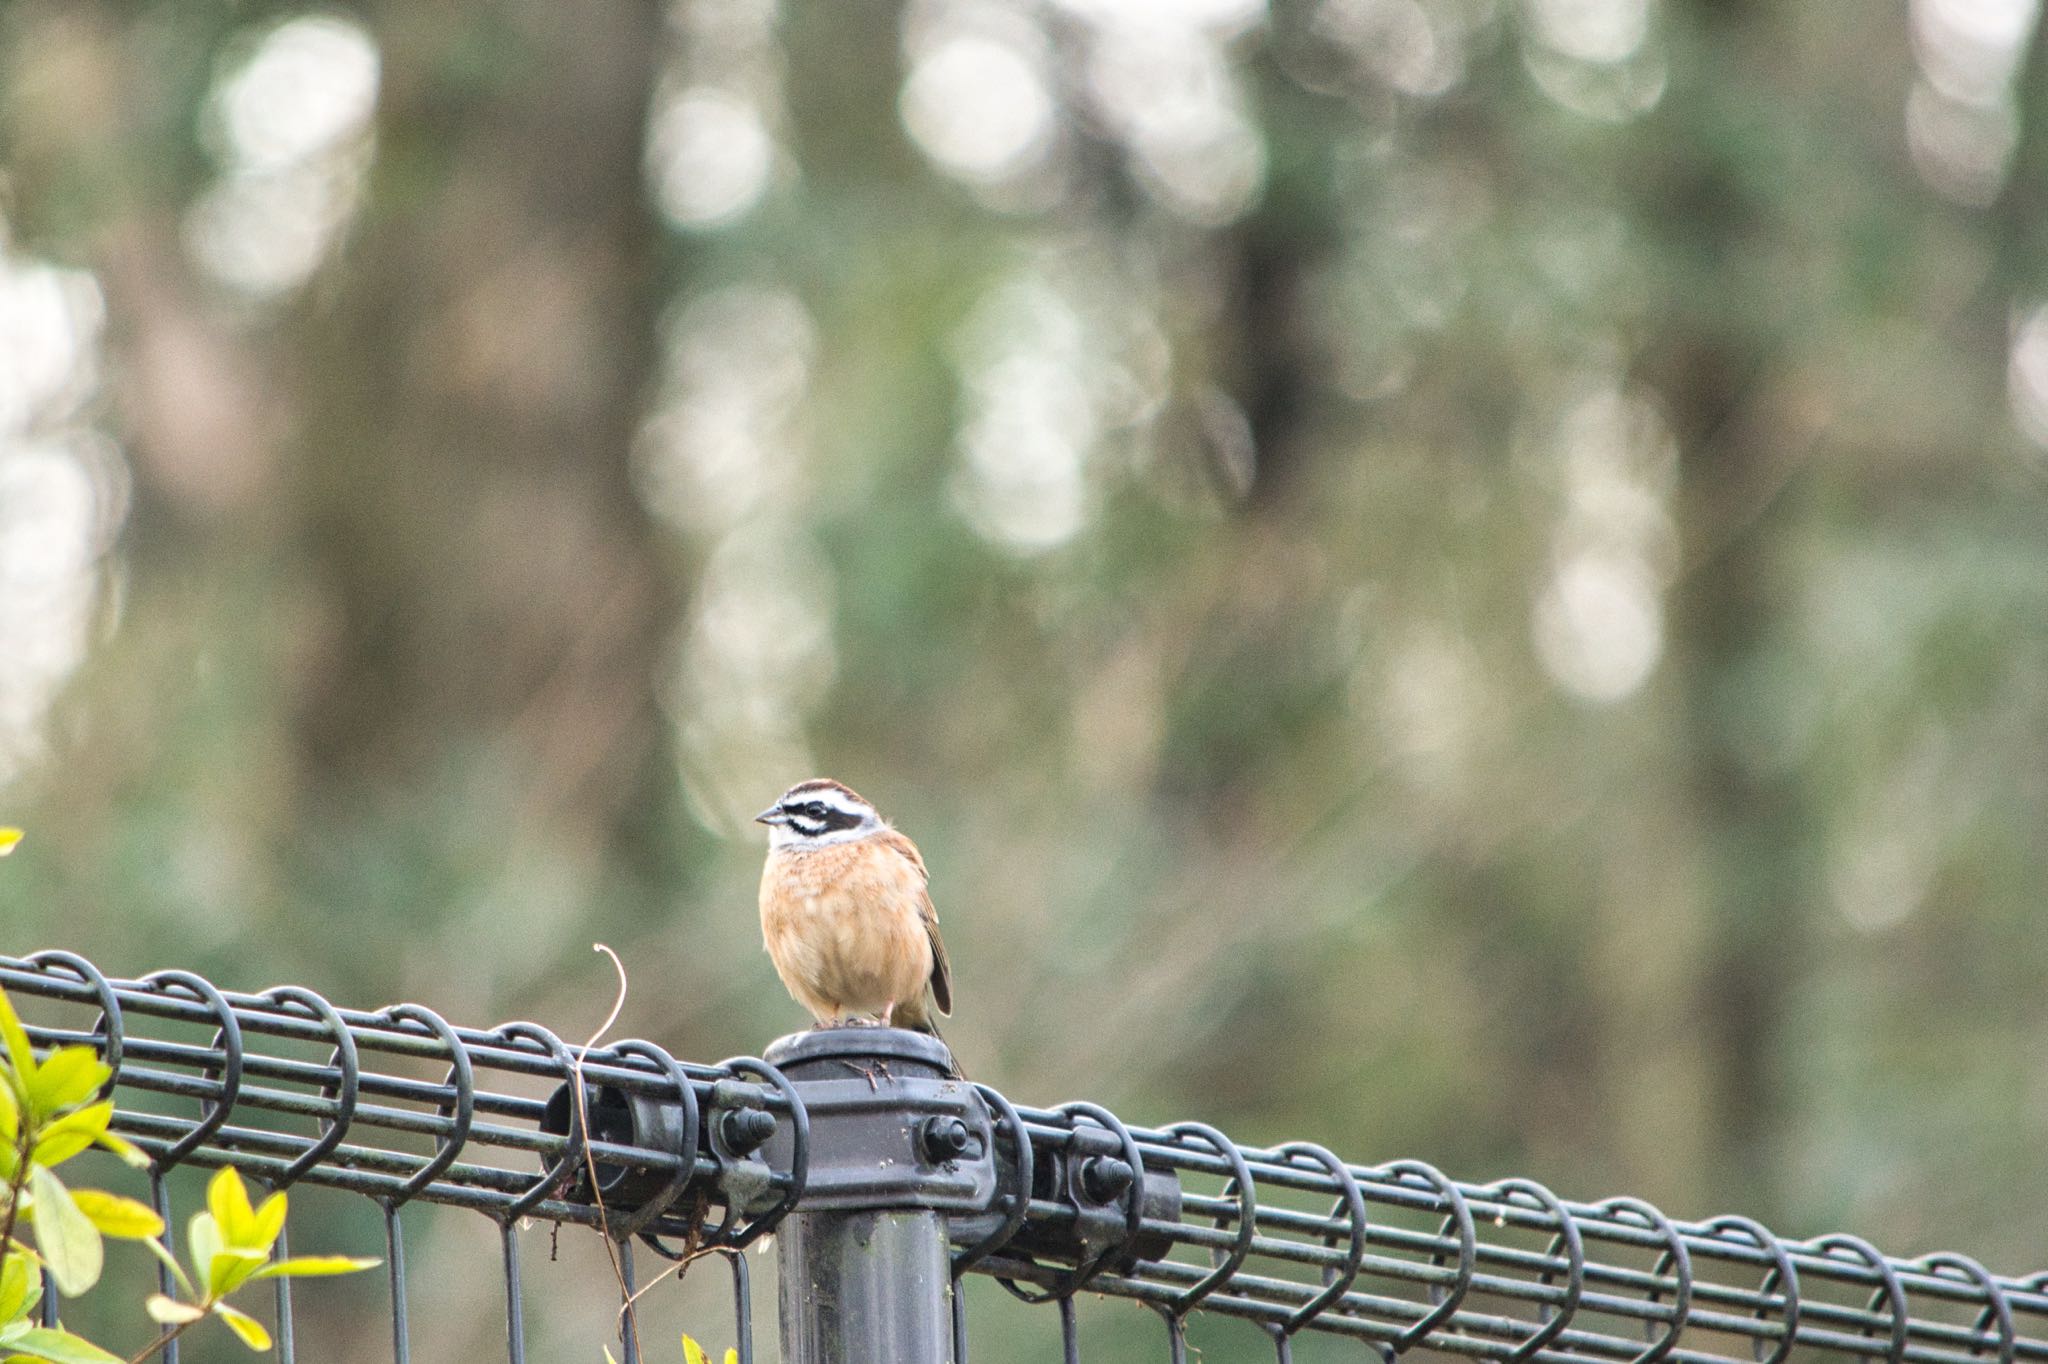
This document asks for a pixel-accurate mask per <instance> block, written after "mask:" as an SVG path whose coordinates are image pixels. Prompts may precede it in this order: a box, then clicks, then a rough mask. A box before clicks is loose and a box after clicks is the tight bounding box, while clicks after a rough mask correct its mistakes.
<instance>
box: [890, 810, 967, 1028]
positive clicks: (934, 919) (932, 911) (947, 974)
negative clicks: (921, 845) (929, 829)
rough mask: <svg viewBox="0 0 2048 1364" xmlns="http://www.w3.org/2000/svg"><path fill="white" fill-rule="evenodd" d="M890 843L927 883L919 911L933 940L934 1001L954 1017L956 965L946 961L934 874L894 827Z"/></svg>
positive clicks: (919, 903)
mask: <svg viewBox="0 0 2048 1364" xmlns="http://www.w3.org/2000/svg"><path fill="white" fill-rule="evenodd" d="M888 838H889V846H890V847H892V848H894V849H895V850H896V851H897V852H898V853H901V854H902V855H903V858H904V860H905V861H907V862H909V863H910V865H911V866H913V867H915V868H917V879H918V880H919V881H920V882H922V883H923V886H922V887H921V888H920V891H919V894H918V897H917V900H918V906H917V907H918V912H919V913H920V914H922V915H923V916H924V931H925V933H926V934H927V935H928V936H929V937H930V938H931V940H932V979H931V986H932V1002H933V1003H935V1004H937V1005H938V1006H939V1012H940V1013H942V1014H946V1015H948V1016H950V1015H951V1014H952V1012H953V967H952V964H951V963H950V962H948V961H947V960H946V944H945V943H944V941H942V940H941V939H940V937H939V911H938V909H937V908H936V907H935V906H934V905H933V904H932V895H931V890H930V889H929V887H930V885H931V879H932V874H931V872H930V871H928V870H926V868H925V865H924V854H923V853H921V852H919V851H918V850H917V844H915V843H912V842H911V841H910V840H909V839H907V838H905V837H904V836H903V835H902V834H900V833H898V832H896V831H895V830H894V829H891V830H889V835H888Z"/></svg>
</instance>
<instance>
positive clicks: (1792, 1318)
mask: <svg viewBox="0 0 2048 1364" xmlns="http://www.w3.org/2000/svg"><path fill="white" fill-rule="evenodd" d="M1706 1229H1707V1230H1708V1231H1710V1232H1712V1233H1713V1234H1714V1235H1715V1236H1717V1237H1723V1238H1725V1237H1727V1236H1728V1235H1729V1234H1730V1233H1731V1232H1734V1233H1740V1234H1741V1235H1742V1236H1745V1237H1747V1238H1748V1239H1749V1241H1750V1242H1751V1243H1752V1244H1754V1245H1755V1246H1756V1248H1757V1249H1759V1250H1761V1251H1763V1252H1764V1253H1765V1254H1767V1255H1769V1256H1770V1257H1771V1272H1770V1273H1768V1274H1766V1275H1764V1281H1763V1283H1762V1284H1761V1285H1760V1286H1759V1287H1758V1288H1757V1298H1758V1303H1757V1309H1756V1312H1755V1314H1754V1315H1755V1316H1756V1319H1757V1320H1758V1321H1762V1320H1763V1319H1764V1313H1765V1312H1766V1311H1768V1310H1769V1308H1770V1297H1771V1290H1772V1289H1773V1288H1776V1289H1778V1290H1779V1291H1780V1293H1782V1294H1783V1296H1784V1298H1785V1324H1784V1335H1783V1336H1782V1337H1780V1338H1779V1340H1778V1347H1777V1348H1776V1349H1775V1350H1772V1351H1771V1352H1770V1354H1768V1355H1766V1354H1765V1353H1764V1343H1763V1341H1762V1339H1761V1338H1759V1339H1756V1340H1752V1341H1751V1342H1750V1345H1749V1348H1750V1354H1751V1356H1752V1357H1753V1358H1754V1359H1755V1360H1756V1364H1785V1356H1787V1355H1789V1354H1791V1353H1792V1346H1793V1344H1794V1342H1796V1341H1797V1340H1798V1338H1799V1269H1798V1267H1797V1266H1796V1265H1794V1264H1793V1263H1792V1256H1791V1253H1790V1252H1789V1251H1787V1250H1786V1249H1785V1243H1784V1242H1783V1241H1781V1240H1779V1239H1778V1238H1777V1237H1776V1236H1775V1235H1773V1234H1772V1233H1771V1231H1770V1230H1769V1229H1768V1228H1767V1227H1765V1226H1764V1225H1763V1224H1762V1223H1760V1222H1753V1221H1751V1220H1750V1219H1749V1218H1747V1217H1738V1216H1735V1215H1734V1214H1732V1213H1731V1214H1729V1215H1727V1216H1725V1217H1716V1218H1715V1219H1714V1220H1713V1221H1711V1222H1708V1223H1706Z"/></svg>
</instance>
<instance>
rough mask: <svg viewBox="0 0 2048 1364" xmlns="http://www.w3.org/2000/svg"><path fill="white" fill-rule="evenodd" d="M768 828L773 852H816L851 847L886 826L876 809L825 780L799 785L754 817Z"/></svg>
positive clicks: (854, 794)
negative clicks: (829, 847) (825, 847)
mask: <svg viewBox="0 0 2048 1364" xmlns="http://www.w3.org/2000/svg"><path fill="white" fill-rule="evenodd" d="M754 822H755V823H757V824H766V825H767V826H768V846H769V847H770V848H815V847H820V846H823V845H824V844H827V843H851V842H852V841H853V840H855V839H857V838H866V837H867V836H868V835H869V834H871V833H874V832H875V831H876V830H878V829H881V828H883V827H885V826H884V824H883V821H882V817H881V815H879V814H877V813H876V811H875V807H874V806H872V805H870V804H868V803H867V802H866V801H865V800H862V799H861V798H860V796H859V795H857V794H856V793H855V792H854V791H853V790H852V789H850V788H848V787H845V786H842V785H840V784H839V783H838V782H836V781H832V780H831V779H829V778H826V777H814V778H812V779H811V780H810V781H800V782H798V783H797V784H796V785H795V786H792V787H790V788H789V789H788V790H787V791H784V792H783V793H782V795H781V796H780V797H779V798H778V799H777V800H776V802H775V803H774V804H773V805H771V806H769V807H768V808H767V809H765V810H763V811H762V812H761V813H760V814H758V815H755V816H754Z"/></svg>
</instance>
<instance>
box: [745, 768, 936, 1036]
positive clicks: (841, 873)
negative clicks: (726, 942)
mask: <svg viewBox="0 0 2048 1364" xmlns="http://www.w3.org/2000/svg"><path fill="white" fill-rule="evenodd" d="M755 818H756V819H758V820H759V821H760V822H761V823H763V824H766V825H768V826H769V831H770V833H769V848H768V862H767V865H766V866H764V867H763V868H762V869H761V937H762V941H763V942H764V943H765V944H766V946H767V948H768V956H769V959H770V960H772V961H773V962H774V963H775V971H776V974H777V975H779V976H781V977H782V983H783V984H784V985H786V986H788V987H789V992H790V994H791V995H793V996H794V997H795V998H796V1001H797V1003H799V1004H801V1005H803V1006H804V1008H806V1009H808V1010H809V1011H810V1013H811V1016H812V1017H813V1018H815V1019H816V1020H817V1021H818V1023H819V1024H820V1025H821V1026H824V1027H833V1026H836V1025H839V1024H842V1023H846V1022H850V1021H853V1020H857V1019H861V1018H874V1019H876V1020H878V1021H880V1022H881V1023H883V1024H885V1025H888V1024H893V1025H895V1026H898V1027H905V1028H912V1029H915V1030H917V1031H919V1032H928V1033H930V1034H932V1035H933V1036H935V1037H936V1036H937V1035H938V1028H937V1027H936V1026H935V1025H934V1024H933V1021H932V1010H933V1008H934V1007H935V1008H936V1009H937V1012H939V1013H941V1014H949V1013H951V1012H952V1009H953V986H952V977H951V972H950V969H949V967H948V965H947V962H946V949H945V946H944V944H943V943H941V942H940V941H939V919H938V914H937V912H936V911H935V910H934V909H933V908H932V901H931V894H930V892H929V890H928V889H927V885H926V883H927V881H928V879H929V874H928V873H927V872H926V870H925V865H924V858H923V857H922V856H921V855H920V854H919V853H918V851H917V845H916V844H914V843H912V842H911V841H910V840H909V839H908V838H905V837H904V836H903V835H902V834H900V833H898V832H897V831H896V830H895V829H893V828H891V827H890V826H889V824H888V823H887V822H886V821H885V820H883V819H882V817H881V815H880V814H879V813H877V812H876V810H875V807H874V806H873V805H871V804H869V803H868V802H867V801H865V800H863V799H862V798H861V797H860V796H859V795H857V794H855V793H854V792H853V791H852V790H851V789H849V788H848V787H845V786H842V785H841V784H840V783H838V782H836V781H831V780H828V779H826V778H817V779H814V780H811V781H806V782H799V783H798V784H797V785H795V786H792V787H790V788H789V790H787V791H785V792H783V794H782V797H781V798H780V799H779V800H777V801H776V803H775V804H774V805H771V806H770V807H768V809H766V810H764V811H762V812H761V813H760V814H759V815H757V816H755Z"/></svg>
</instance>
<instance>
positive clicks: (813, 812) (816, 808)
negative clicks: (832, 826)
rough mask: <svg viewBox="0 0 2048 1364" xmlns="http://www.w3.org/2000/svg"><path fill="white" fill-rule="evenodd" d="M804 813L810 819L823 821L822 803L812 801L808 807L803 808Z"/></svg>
mask: <svg viewBox="0 0 2048 1364" xmlns="http://www.w3.org/2000/svg"><path fill="white" fill-rule="evenodd" d="M804 813H805V814H807V815H809V816H810V817H811V818H812V819H823V818H824V817H825V805H824V802H822V801H816V800H814V801H812V802H811V803H810V804H809V805H806V806H804Z"/></svg>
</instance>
